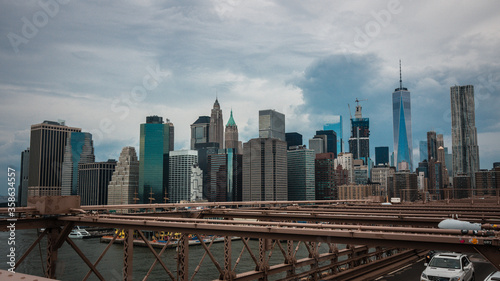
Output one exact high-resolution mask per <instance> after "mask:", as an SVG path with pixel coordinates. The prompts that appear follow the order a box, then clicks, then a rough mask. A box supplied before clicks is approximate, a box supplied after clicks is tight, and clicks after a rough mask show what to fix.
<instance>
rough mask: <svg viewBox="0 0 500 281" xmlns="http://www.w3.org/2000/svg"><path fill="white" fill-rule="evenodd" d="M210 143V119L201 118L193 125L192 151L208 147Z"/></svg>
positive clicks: (206, 117) (207, 117)
mask: <svg viewBox="0 0 500 281" xmlns="http://www.w3.org/2000/svg"><path fill="white" fill-rule="evenodd" d="M209 143H210V117H209V116H200V117H198V119H197V120H196V121H195V122H194V123H193V124H191V150H195V149H198V148H203V147H207V144H209ZM208 146H211V145H208Z"/></svg>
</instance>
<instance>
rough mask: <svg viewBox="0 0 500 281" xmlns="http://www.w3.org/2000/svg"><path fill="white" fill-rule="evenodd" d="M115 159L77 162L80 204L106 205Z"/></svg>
mask: <svg viewBox="0 0 500 281" xmlns="http://www.w3.org/2000/svg"><path fill="white" fill-rule="evenodd" d="M115 166H116V161H115V160H114V159H109V160H108V161H107V162H94V163H80V164H78V194H79V195H80V203H81V204H82V205H107V204H108V184H109V181H110V180H111V177H112V176H113V172H114V171H115Z"/></svg>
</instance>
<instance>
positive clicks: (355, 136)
mask: <svg viewBox="0 0 500 281" xmlns="http://www.w3.org/2000/svg"><path fill="white" fill-rule="evenodd" d="M356 102H357V103H358V105H357V106H356V113H355V115H354V118H352V119H351V137H350V138H349V152H350V153H352V155H353V157H354V159H364V163H365V164H366V163H368V158H369V157H370V119H369V118H363V116H362V114H361V109H362V107H361V105H359V101H358V100H357V99H356Z"/></svg>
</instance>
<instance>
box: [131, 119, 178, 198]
mask: <svg viewBox="0 0 500 281" xmlns="http://www.w3.org/2000/svg"><path fill="white" fill-rule="evenodd" d="M171 127H172V126H171V125H170V124H168V123H167V124H164V123H163V118H162V117H159V116H148V117H146V123H145V124H141V135H140V149H139V191H138V193H139V194H138V195H139V202H140V203H149V202H152V203H162V202H163V201H164V199H163V198H164V197H165V191H166V190H167V187H168V163H169V161H168V156H169V151H170V147H169V146H170V128H171ZM150 197H151V198H154V200H152V199H150ZM167 197H168V194H167Z"/></svg>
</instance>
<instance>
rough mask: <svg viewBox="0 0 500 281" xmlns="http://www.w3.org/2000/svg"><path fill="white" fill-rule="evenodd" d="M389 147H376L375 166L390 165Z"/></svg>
mask: <svg viewBox="0 0 500 281" xmlns="http://www.w3.org/2000/svg"><path fill="white" fill-rule="evenodd" d="M389 164H390V163H389V147H388V146H378V147H375V166H378V165H389Z"/></svg>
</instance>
